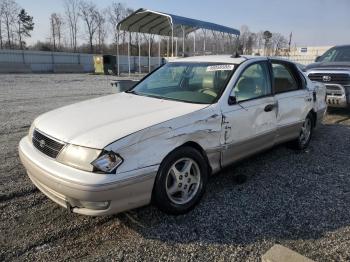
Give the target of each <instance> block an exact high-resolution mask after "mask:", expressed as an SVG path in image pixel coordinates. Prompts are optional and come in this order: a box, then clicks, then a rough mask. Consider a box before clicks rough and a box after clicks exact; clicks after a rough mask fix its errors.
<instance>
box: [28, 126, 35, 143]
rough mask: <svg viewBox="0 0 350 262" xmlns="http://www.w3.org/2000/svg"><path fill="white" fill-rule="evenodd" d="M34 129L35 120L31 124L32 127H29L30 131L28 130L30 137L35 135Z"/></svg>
mask: <svg viewBox="0 0 350 262" xmlns="http://www.w3.org/2000/svg"><path fill="white" fill-rule="evenodd" d="M34 129H35V126H34V122H33V123H32V124H31V126H30V128H29V132H28V137H29V138H30V139H32V137H33V133H34Z"/></svg>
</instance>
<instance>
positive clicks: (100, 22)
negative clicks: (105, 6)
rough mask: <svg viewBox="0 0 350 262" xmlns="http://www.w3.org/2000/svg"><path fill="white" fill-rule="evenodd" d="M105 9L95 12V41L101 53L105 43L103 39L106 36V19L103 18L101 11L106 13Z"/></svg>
mask: <svg viewBox="0 0 350 262" xmlns="http://www.w3.org/2000/svg"><path fill="white" fill-rule="evenodd" d="M106 12H107V10H103V11H99V12H97V36H96V40H97V41H96V42H97V46H98V52H99V53H101V54H102V53H103V48H104V45H105V39H106V36H107V30H106V19H105V18H104V15H103V13H106Z"/></svg>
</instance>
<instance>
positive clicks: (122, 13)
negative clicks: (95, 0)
mask: <svg viewBox="0 0 350 262" xmlns="http://www.w3.org/2000/svg"><path fill="white" fill-rule="evenodd" d="M133 12H134V10H133V9H131V8H126V7H125V6H124V5H123V4H121V3H117V2H113V3H112V5H111V6H110V7H109V23H110V25H111V26H112V28H113V31H114V42H115V43H118V39H120V38H122V47H124V54H125V53H126V45H125V40H126V36H127V32H125V31H123V32H119V31H118V30H117V24H118V23H119V22H120V21H121V20H123V19H124V18H125V17H127V16H128V15H130V14H131V13H133Z"/></svg>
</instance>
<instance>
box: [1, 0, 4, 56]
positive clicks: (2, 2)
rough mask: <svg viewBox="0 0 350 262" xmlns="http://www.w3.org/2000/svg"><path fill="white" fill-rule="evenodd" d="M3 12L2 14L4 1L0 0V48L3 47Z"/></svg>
mask: <svg viewBox="0 0 350 262" xmlns="http://www.w3.org/2000/svg"><path fill="white" fill-rule="evenodd" d="M3 14H4V1H3V0H0V49H2V48H3V45H4V44H3V40H2V39H3V38H2V24H3Z"/></svg>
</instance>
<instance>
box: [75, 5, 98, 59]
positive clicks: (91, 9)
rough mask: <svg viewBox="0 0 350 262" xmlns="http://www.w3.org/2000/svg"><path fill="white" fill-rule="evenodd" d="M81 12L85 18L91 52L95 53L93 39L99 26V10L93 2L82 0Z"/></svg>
mask: <svg viewBox="0 0 350 262" xmlns="http://www.w3.org/2000/svg"><path fill="white" fill-rule="evenodd" d="M79 11H80V12H79V14H80V16H81V18H82V19H83V21H84V23H85V27H86V32H87V34H88V39H89V45H90V52H91V53H93V51H94V46H93V42H92V41H93V39H94V35H95V33H96V30H97V28H98V16H99V14H98V10H97V7H96V5H95V4H94V3H93V2H85V1H81V2H80V5H79Z"/></svg>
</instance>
